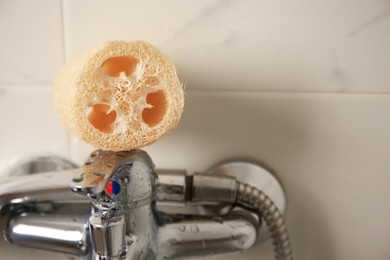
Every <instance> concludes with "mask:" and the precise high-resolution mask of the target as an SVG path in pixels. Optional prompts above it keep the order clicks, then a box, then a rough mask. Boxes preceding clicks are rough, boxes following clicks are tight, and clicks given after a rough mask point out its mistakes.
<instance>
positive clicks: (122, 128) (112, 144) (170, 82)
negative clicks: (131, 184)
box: [55, 41, 184, 151]
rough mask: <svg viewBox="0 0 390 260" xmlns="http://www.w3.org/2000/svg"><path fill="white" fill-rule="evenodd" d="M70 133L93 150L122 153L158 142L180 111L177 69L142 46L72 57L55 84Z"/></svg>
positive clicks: (116, 44) (120, 44)
mask: <svg viewBox="0 0 390 260" xmlns="http://www.w3.org/2000/svg"><path fill="white" fill-rule="evenodd" d="M55 105H56V110H57V112H58V113H59V115H60V117H61V119H62V120H63V121H64V123H65V125H66V126H67V127H68V129H69V130H70V131H71V132H73V133H74V134H76V135H77V136H79V137H80V138H81V139H82V140H84V141H86V142H87V143H89V144H91V145H93V146H94V147H96V148H100V149H103V150H111V151H123V150H130V149H135V148H140V147H143V146H145V145H148V144H151V143H153V142H155V141H157V140H158V139H159V138H160V137H162V136H163V135H164V134H166V133H167V132H168V131H169V130H171V129H172V128H174V127H175V126H176V125H177V123H178V121H179V120H180V116H181V113H182V111H183V106H184V94H183V87H182V84H181V83H180V81H179V79H178V77H177V75H176V70H175V67H174V65H173V64H172V63H170V62H169V60H167V58H166V57H165V56H164V55H163V54H162V53H161V52H160V51H159V50H158V49H157V48H156V47H153V46H151V45H150V44H148V43H146V42H143V41H134V42H124V41H111V42H107V43H105V44H103V45H101V46H98V47H96V48H94V49H92V50H90V51H88V52H86V53H83V54H81V55H80V56H78V57H76V58H75V59H73V60H72V61H70V62H69V63H68V64H66V65H65V66H64V68H63V69H62V71H61V73H60V74H59V76H58V77H57V80H56V82H55Z"/></svg>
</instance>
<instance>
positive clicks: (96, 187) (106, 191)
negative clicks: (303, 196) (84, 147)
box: [0, 150, 261, 259]
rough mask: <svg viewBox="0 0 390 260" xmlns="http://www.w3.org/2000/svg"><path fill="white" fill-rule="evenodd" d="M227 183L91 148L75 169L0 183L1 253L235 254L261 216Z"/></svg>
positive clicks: (251, 239)
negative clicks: (243, 204)
mask: <svg viewBox="0 0 390 260" xmlns="http://www.w3.org/2000/svg"><path fill="white" fill-rule="evenodd" d="M235 192H236V182H235V179H234V178H230V177H216V176H211V175H204V174H195V175H193V176H187V175H186V173H185V171H178V170H172V171H169V170H164V171H156V170H155V168H154V164H153V162H152V160H151V159H150V157H149V156H148V154H147V153H146V152H144V151H142V150H133V151H128V152H108V151H101V150H97V151H95V152H93V153H92V154H91V156H90V157H89V158H88V160H87V161H86V163H85V164H84V165H82V166H81V167H80V168H78V169H76V170H68V171H62V172H50V173H40V174H34V175H29V176H23V177H20V176H17V177H9V178H7V179H6V180H4V181H3V182H1V184H0V233H1V234H2V235H1V236H0V251H1V247H15V252H17V250H16V246H22V247H27V248H34V249H38V250H45V251H49V252H53V254H56V253H62V254H66V255H69V256H72V257H73V258H74V259H171V258H184V257H194V256H206V255H217V254H227V253H235V252H240V251H242V250H245V249H248V248H249V247H251V246H253V245H254V244H255V242H256V241H257V238H258V235H259V230H260V227H261V220H260V219H261V218H260V217H259V216H258V215H257V214H254V213H252V212H250V211H248V210H246V209H244V208H241V207H238V206H237V205H235V196H236V194H235Z"/></svg>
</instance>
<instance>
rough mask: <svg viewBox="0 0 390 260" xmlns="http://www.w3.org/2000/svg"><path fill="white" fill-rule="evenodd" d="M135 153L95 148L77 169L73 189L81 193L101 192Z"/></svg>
mask: <svg viewBox="0 0 390 260" xmlns="http://www.w3.org/2000/svg"><path fill="white" fill-rule="evenodd" d="M133 153H134V151H121V152H113V151H103V150H95V151H94V152H92V153H91V154H90V156H89V158H88V159H87V160H86V162H85V163H84V164H83V165H82V166H80V168H79V169H78V170H77V171H76V173H75V175H74V177H73V179H72V181H73V183H72V185H71V190H72V191H73V192H75V193H77V194H80V195H88V194H99V193H101V192H102V191H103V190H104V188H105V187H106V185H107V183H108V182H109V180H110V178H111V177H112V175H113V174H114V173H115V170H116V169H117V168H118V167H119V166H120V165H121V163H122V162H123V161H124V160H125V159H126V158H128V157H129V156H131V155H132V154H133Z"/></svg>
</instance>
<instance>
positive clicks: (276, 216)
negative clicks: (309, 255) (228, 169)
mask: <svg viewBox="0 0 390 260" xmlns="http://www.w3.org/2000/svg"><path fill="white" fill-rule="evenodd" d="M236 198H237V203H238V204H243V205H244V206H246V207H248V206H249V207H251V208H253V209H254V210H256V211H258V212H259V213H260V214H261V216H262V218H263V220H264V222H265V223H266V224H267V226H268V230H269V232H270V235H271V238H272V239H273V244H274V251H275V258H276V259H277V260H293V255H292V250H291V244H290V239H289V236H288V231H287V228H286V225H285V223H284V220H283V216H282V214H281V213H280V211H279V209H278V208H277V206H276V205H275V203H274V202H273V201H272V200H271V199H270V198H269V197H268V196H267V195H266V194H264V192H262V191H261V190H258V189H257V188H254V187H252V186H249V185H247V184H243V183H240V182H238V189H237V197H236Z"/></svg>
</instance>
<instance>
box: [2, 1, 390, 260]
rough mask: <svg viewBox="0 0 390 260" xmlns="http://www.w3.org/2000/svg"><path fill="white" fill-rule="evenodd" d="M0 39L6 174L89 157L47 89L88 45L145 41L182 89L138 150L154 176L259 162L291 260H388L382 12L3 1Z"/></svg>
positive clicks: (287, 5)
mask: <svg viewBox="0 0 390 260" xmlns="http://www.w3.org/2000/svg"><path fill="white" fill-rule="evenodd" d="M0 34H1V41H0V117H1V121H0V122H1V123H0V144H1V149H0V167H1V168H0V173H2V174H3V175H4V174H7V169H9V168H10V167H12V166H13V165H14V164H15V163H17V162H18V161H20V160H24V159H25V158H28V157H31V156H34V155H42V154H57V155H61V156H64V157H66V158H68V159H71V160H73V161H75V162H78V163H80V162H82V161H83V160H84V158H85V156H86V155H87V154H88V153H89V152H90V151H91V150H92V149H93V148H91V147H89V146H88V145H85V144H83V143H82V142H81V141H79V140H78V139H77V138H75V137H73V136H71V135H69V134H68V133H67V132H66V130H65V128H64V126H63V125H62V123H61V122H60V121H59V119H58V118H57V116H56V114H55V111H54V108H53V102H52V94H53V80H54V79H55V76H56V74H57V73H58V71H59V70H60V68H61V66H62V65H63V64H64V62H65V61H66V60H69V59H70V58H72V57H73V56H74V55H76V54H77V53H79V52H82V51H84V50H87V49H89V48H90V47H92V46H94V45H96V44H99V43H101V42H104V41H106V40H111V39H122V40H133V39H143V40H146V41H148V42H150V43H153V44H154V45H156V46H157V47H159V48H160V49H161V50H162V51H163V52H164V53H165V54H166V55H167V56H168V57H170V59H171V60H172V61H173V62H174V63H175V64H176V66H177V70H178V74H179V76H180V78H181V79H182V80H183V82H184V83H185V86H186V106H185V111H184V114H183V117H182V121H181V123H180V125H179V126H178V128H177V129H175V131H173V132H172V133H171V134H170V135H168V136H167V137H165V138H163V139H162V140H160V141H158V142H157V143H155V144H153V145H151V146H149V147H147V148H146V150H147V151H148V152H149V153H150V154H151V156H152V158H153V160H154V161H155V164H156V166H157V167H158V168H181V169H187V170H188V171H189V172H194V171H206V170H207V169H209V168H210V167H212V166H213V165H215V164H217V163H219V162H221V161H226V160H229V159H251V160H255V161H258V162H260V163H261V164H263V165H264V166H266V167H267V168H269V169H271V170H272V171H273V172H274V173H275V174H276V175H277V177H278V178H279V179H280V180H281V181H282V184H283V186H284V188H285V191H286V194H287V203H288V208H287V215H286V221H287V224H288V227H289V229H290V233H291V239H292V244H293V250H294V254H295V258H296V259H301V260H313V259H316V260H329V259H332V260H350V259H353V260H366V259H373V260H374V259H375V260H387V259H390V224H389V220H390V203H389V201H390V188H389V183H390V118H388V117H389V114H390V48H389V46H390V2H389V1H387V0H339V1H325V0H314V1H313V0H311V1H310V0H296V1H287V0H277V1H269V0H245V1H238V0H236V1H233V0H221V1H216V0H213V1H189V0H185V1H182V0H180V1H179V0H167V1H151V0H147V1H119V0H113V1H103V0H101V1H92V0H85V1H75V0H62V1H60V0H36V1H29V0H12V1H11V0H0ZM272 255H273V254H272V246H271V243H270V242H267V243H265V244H263V245H260V246H258V247H255V248H252V249H251V250H249V251H248V252H246V253H244V254H242V255H239V256H229V257H225V258H226V259H239V258H240V259H264V260H271V259H273V256H272Z"/></svg>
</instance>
